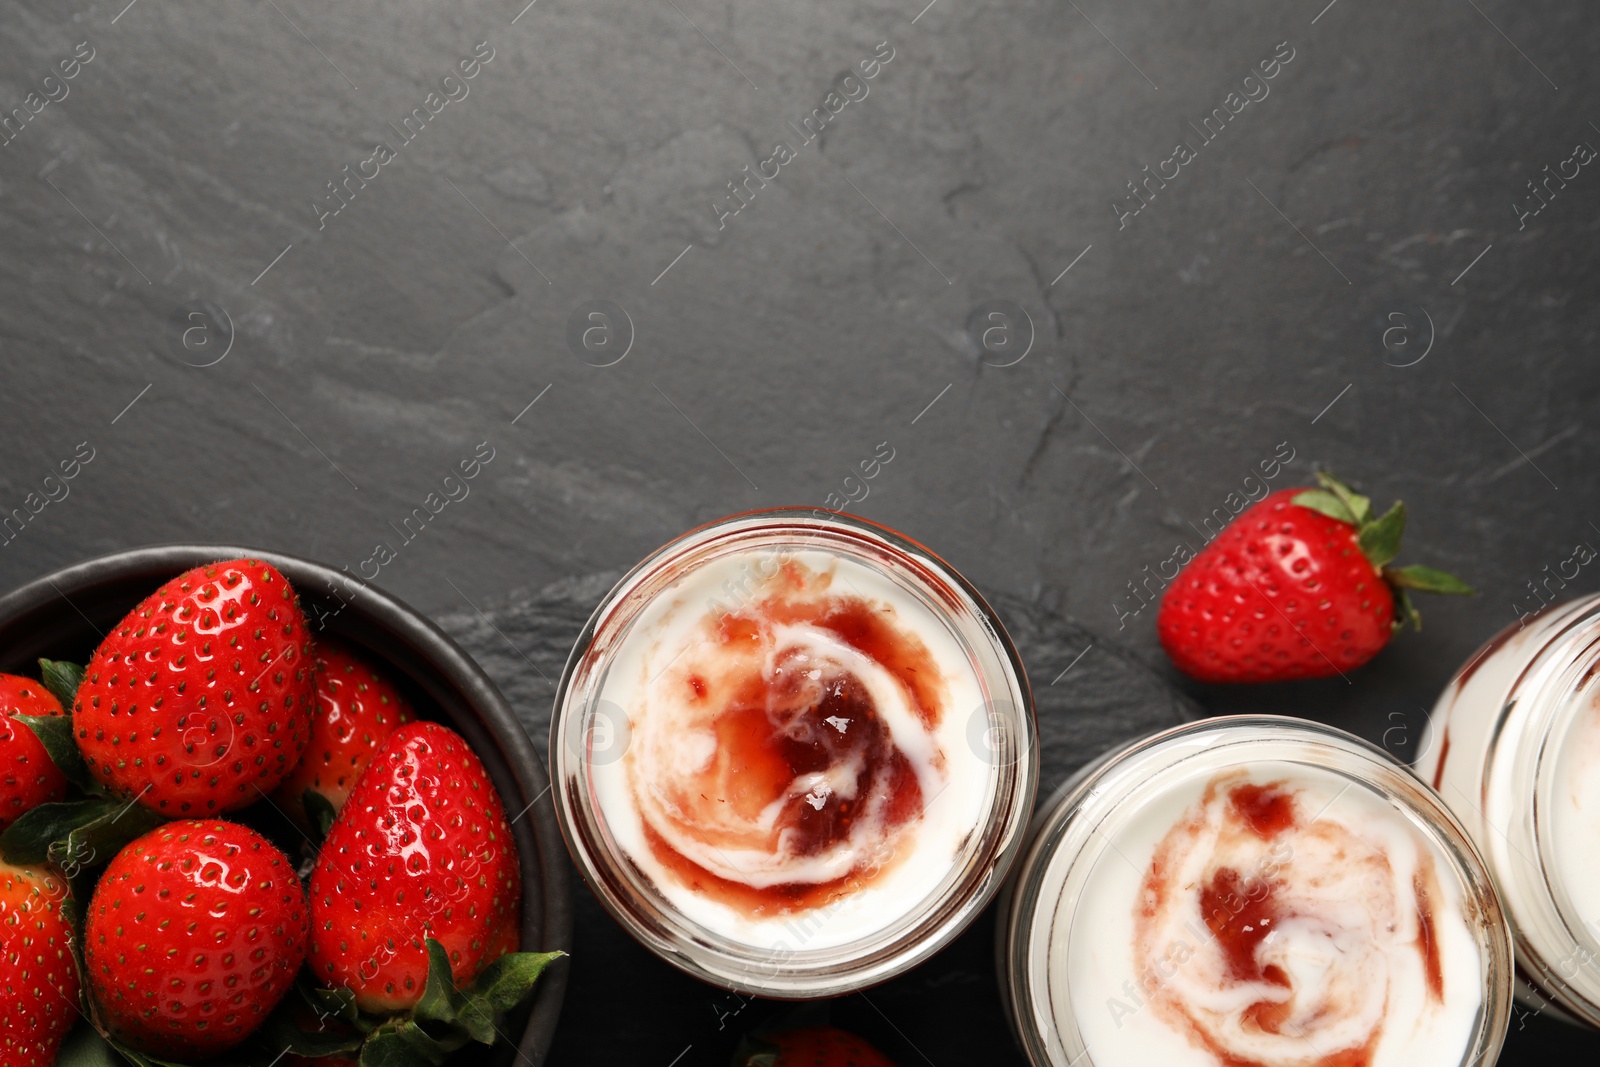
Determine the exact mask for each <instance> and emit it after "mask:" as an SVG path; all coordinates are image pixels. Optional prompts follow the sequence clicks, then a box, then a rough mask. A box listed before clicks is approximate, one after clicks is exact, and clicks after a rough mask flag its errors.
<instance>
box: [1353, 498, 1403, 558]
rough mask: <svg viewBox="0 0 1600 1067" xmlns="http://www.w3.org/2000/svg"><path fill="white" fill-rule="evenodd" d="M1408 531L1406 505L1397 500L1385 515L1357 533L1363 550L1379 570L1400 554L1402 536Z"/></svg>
mask: <svg viewBox="0 0 1600 1067" xmlns="http://www.w3.org/2000/svg"><path fill="white" fill-rule="evenodd" d="M1405 532H1406V506H1405V505H1404V504H1402V503H1400V501H1398V500H1396V501H1395V502H1394V506H1393V507H1391V508H1390V509H1389V510H1388V511H1386V512H1384V513H1383V517H1382V518H1380V519H1377V520H1375V521H1373V522H1369V523H1365V524H1364V525H1362V527H1361V532H1360V533H1359V534H1358V535H1357V541H1359V543H1360V545H1361V551H1362V552H1363V553H1365V554H1366V557H1367V559H1369V560H1371V561H1372V565H1373V566H1374V567H1376V568H1377V569H1379V570H1382V569H1383V568H1384V567H1387V566H1388V565H1389V561H1390V560H1392V559H1394V558H1395V557H1396V556H1398V555H1399V554H1400V538H1401V537H1402V536H1404V535H1405Z"/></svg>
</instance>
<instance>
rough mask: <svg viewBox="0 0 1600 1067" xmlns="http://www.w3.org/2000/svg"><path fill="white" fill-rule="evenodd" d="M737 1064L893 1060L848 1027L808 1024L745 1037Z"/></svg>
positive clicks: (884, 1066)
mask: <svg viewBox="0 0 1600 1067" xmlns="http://www.w3.org/2000/svg"><path fill="white" fill-rule="evenodd" d="M733 1062H734V1067H894V1061H892V1060H890V1059H889V1057H887V1056H885V1055H884V1054H883V1053H881V1052H879V1051H878V1050H877V1049H875V1048H873V1047H872V1046H871V1045H869V1044H867V1043H866V1042H865V1041H863V1040H861V1038H859V1037H857V1036H856V1035H855V1034H852V1033H850V1032H849V1031H848V1030H840V1029H838V1028H837V1027H833V1026H807V1027H804V1028H801V1029H796V1030H780V1031H778V1032H777V1033H768V1034H762V1035H761V1036H759V1037H755V1038H746V1039H745V1040H744V1042H743V1043H741V1045H740V1048H739V1050H738V1052H737V1053H735V1055H734V1060H733Z"/></svg>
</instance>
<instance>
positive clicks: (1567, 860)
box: [1416, 595, 1600, 1026]
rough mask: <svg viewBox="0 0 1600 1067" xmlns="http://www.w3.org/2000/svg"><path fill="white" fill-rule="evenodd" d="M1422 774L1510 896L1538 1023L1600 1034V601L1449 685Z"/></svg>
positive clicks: (1479, 660) (1477, 658) (1523, 991)
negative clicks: (1543, 1019) (1550, 1021)
mask: <svg viewBox="0 0 1600 1067" xmlns="http://www.w3.org/2000/svg"><path fill="white" fill-rule="evenodd" d="M1420 749H1421V752H1422V755H1421V757H1420V758H1419V759H1418V760H1417V762H1416V769H1417V773H1418V774H1419V775H1421V776H1422V778H1423V780H1424V781H1427V782H1428V783H1430V784H1431V785H1432V786H1433V787H1434V789H1436V790H1438V792H1439V794H1440V796H1442V797H1443V798H1444V801H1445V803H1446V804H1448V805H1450V807H1451V808H1452V809H1453V810H1454V811H1455V813H1456V815H1457V817H1458V818H1460V819H1461V821H1462V822H1463V823H1465V824H1466V826H1467V829H1468V830H1469V831H1470V832H1471V834H1472V837H1473V840H1474V841H1475V842H1477V845H1478V848H1479V849H1480V850H1482V852H1483V855H1484V857H1485V859H1486V860H1487V861H1488V864H1489V870H1490V872H1491V873H1492V874H1493V876H1494V879H1495V883H1496V884H1497V885H1498V886H1499V889H1500V896H1501V899H1502V900H1503V901H1504V902H1505V908H1506V913H1507V916H1508V917H1509V918H1510V920H1511V930H1512V934H1513V937H1514V939H1515V942H1516V953H1517V966H1518V968H1519V969H1520V970H1521V971H1522V974H1523V977H1524V979H1525V981H1523V982H1519V983H1518V985H1517V997H1518V999H1519V1000H1520V1001H1522V1002H1523V1003H1524V1004H1526V1005H1528V1006H1529V1007H1530V1008H1532V1009H1533V1010H1535V1011H1544V1012H1548V1013H1550V1014H1552V1015H1556V1016H1558V1017H1565V1018H1566V1019H1568V1020H1569V1021H1577V1022H1582V1023H1587V1024H1588V1025H1590V1026H1600V595H1596V596H1589V597H1583V598H1581V599H1578V600H1573V601H1568V602H1566V603H1562V604H1556V605H1552V606H1551V607H1549V608H1546V609H1545V610H1544V611H1543V612H1541V613H1539V614H1537V615H1533V616H1529V617H1527V618H1524V619H1522V620H1520V621H1519V622H1518V623H1517V624H1516V625H1514V626H1510V627H1507V628H1506V629H1505V630H1503V631H1501V632H1500V633H1499V634H1498V635H1496V636H1495V637H1494V638H1493V639H1492V640H1490V641H1489V643H1488V644H1486V645H1484V646H1483V648H1481V649H1479V650H1478V652H1477V653H1476V654H1474V655H1473V657H1472V658H1471V659H1469V660H1468V661H1467V663H1466V665H1465V666H1463V667H1462V668H1461V670H1460V671H1458V672H1457V673H1456V676H1455V677H1454V678H1452V679H1451V681H1450V683H1449V684H1448V685H1447V686H1445V689H1444V692H1443V693H1442V694H1441V695H1440V697H1439V700H1438V703H1437V704H1435V706H1434V709H1433V714H1432V716H1431V718H1430V720H1429V724H1428V729H1427V731H1426V732H1425V733H1424V735H1423V739H1422V741H1421V744H1420Z"/></svg>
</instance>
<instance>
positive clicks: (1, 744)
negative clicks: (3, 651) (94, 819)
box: [0, 674, 67, 830]
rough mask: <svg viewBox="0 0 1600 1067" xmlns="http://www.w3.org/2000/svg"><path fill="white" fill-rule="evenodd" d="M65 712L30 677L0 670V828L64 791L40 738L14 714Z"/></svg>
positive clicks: (64, 781) (64, 785)
mask: <svg viewBox="0 0 1600 1067" xmlns="http://www.w3.org/2000/svg"><path fill="white" fill-rule="evenodd" d="M62 714H65V712H64V709H63V708H62V707H61V702H60V701H59V700H57V699H56V698H55V697H53V696H51V695H50V691H49V690H48V689H46V688H45V687H44V686H43V685H42V684H40V683H39V682H36V681H34V680H33V679H32V678H24V677H22V676H21V675H16V674H0V830H4V829H5V828H6V827H7V826H10V825H11V824H12V823H13V822H15V821H16V820H17V817H18V816H20V815H23V814H25V813H27V812H29V811H32V810H33V809H34V808H36V807H38V806H39V805H40V804H45V803H48V802H50V801H53V800H60V799H61V798H62V797H64V796H66V795H67V778H66V775H64V774H62V773H61V771H60V769H59V768H58V767H56V765H55V763H54V762H53V761H52V760H51V759H50V754H49V752H47V751H46V750H45V747H44V742H42V741H40V740H39V738H38V735H36V734H35V733H34V732H33V730H32V729H31V728H30V727H28V726H27V725H25V724H23V723H20V722H16V721H14V720H13V718H12V716H14V715H38V716H47V715H48V716H56V715H62Z"/></svg>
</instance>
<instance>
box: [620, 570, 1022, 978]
mask: <svg viewBox="0 0 1600 1067" xmlns="http://www.w3.org/2000/svg"><path fill="white" fill-rule="evenodd" d="M784 558H785V559H786V561H787V562H786V564H785V566H784V568H783V569H782V570H779V569H778V568H777V567H776V566H775V565H774V564H773V563H772V561H771V557H770V553H765V552H763V553H756V552H753V551H752V552H742V553H731V554H728V555H724V556H722V557H719V558H716V559H713V560H711V561H710V562H708V563H705V564H704V565H701V566H698V567H696V568H694V569H692V570H689V571H688V572H687V573H686V574H684V575H683V576H682V577H680V578H679V580H678V581H677V582H676V583H675V584H674V585H672V586H671V587H670V588H668V589H667V590H665V591H663V592H661V593H659V594H657V595H656V596H655V597H654V598H653V599H652V600H651V601H650V602H649V603H648V604H647V605H645V607H644V608H643V609H642V610H641V611H640V613H639V615H638V617H637V619H636V620H635V621H634V623H633V625H632V626H631V627H630V629H629V630H628V632H627V633H626V635H625V636H624V637H623V638H622V639H621V641H620V642H619V643H618V645H617V646H616V648H615V649H614V650H613V651H612V652H611V654H610V657H609V658H610V663H611V666H610V669H609V670H608V672H607V674H606V677H605V680H604V683H603V687H602V688H601V690H600V697H601V699H602V701H604V702H606V703H608V704H609V705H610V706H612V707H614V708H618V709H621V710H622V711H623V712H624V713H625V715H626V717H627V724H628V727H627V729H628V744H627V749H626V751H625V753H624V754H623V756H622V758H620V759H616V760H612V761H610V762H602V761H594V762H591V765H590V767H589V770H588V773H589V780H590V785H591V789H592V794H593V796H594V797H595V800H596V802H597V804H598V808H599V811H600V814H601V816H602V818H603V820H604V823H605V825H606V827H607V831H608V833H609V835H610V837H611V838H612V841H613V842H614V844H615V846H616V847H617V848H618V849H620V850H621V852H623V853H624V854H625V855H626V857H627V859H628V861H630V863H631V864H632V865H633V866H634V867H635V868H636V869H637V871H638V872H640V873H641V874H642V875H643V876H644V877H645V878H646V879H648V880H649V882H650V883H651V884H652V886H653V887H654V889H655V890H656V892H658V893H659V894H661V895H662V896H663V897H665V898H666V900H667V901H668V902H669V903H670V905H671V906H672V907H673V908H674V909H676V910H677V911H678V912H679V913H681V915H682V916H683V917H684V918H685V919H687V920H689V921H690V922H692V923H693V924H695V925H697V926H699V927H701V928H703V929H704V930H706V931H709V932H710V933H712V934H715V935H720V936H722V937H725V938H728V939H730V940H733V941H737V942H741V943H743V944H746V945H750V946H753V947H755V948H758V949H762V950H773V951H799V950H813V949H823V948H829V947H834V946H840V945H846V944H849V943H851V942H853V941H856V940H859V939H862V938H866V937H869V936H873V935H878V934H881V933H882V932H883V931H884V930H886V929H888V928H892V927H893V926H895V924H896V923H897V922H899V921H901V920H902V919H904V918H905V917H907V916H909V915H912V914H914V913H916V912H917V911H918V910H919V909H920V908H922V907H924V906H925V902H927V901H928V900H929V898H931V897H933V896H934V895H935V894H937V893H938V892H940V891H941V888H942V887H944V886H946V885H947V884H948V883H949V882H950V881H951V880H952V879H954V878H957V877H960V876H961V875H962V873H963V872H962V870H961V867H962V866H963V864H962V856H963V849H964V848H965V847H966V846H967V844H968V842H969V839H970V838H971V835H972V834H973V832H974V830H975V829H976V828H978V827H980V826H981V825H982V824H983V822H984V820H985V818H986V812H987V811H988V810H989V808H990V805H991V803H992V799H993V795H994V790H995V788H996V768H995V767H994V766H992V765H991V763H990V761H989V760H986V759H984V758H983V756H982V754H981V752H980V751H978V750H976V749H975V747H974V745H973V744H972V742H971V740H970V738H971V737H972V724H973V720H974V718H975V717H976V718H978V719H979V721H980V724H981V722H982V717H983V715H984V692H983V688H982V683H981V681H980V679H979V677H978V675H977V673H976V672H975V670H974V668H973V667H972V666H971V663H970V659H969V656H968V654H967V653H966V652H965V651H964V650H963V648H962V646H961V644H960V643H959V642H958V640H957V638H956V636H955V635H954V634H953V633H952V631H951V629H950V626H949V624H948V623H947V622H946V620H945V618H944V617H943V616H942V615H941V614H940V613H938V612H936V611H935V609H934V608H933V607H931V606H930V605H929V604H928V603H926V602H925V601H923V600H922V599H920V598H919V597H917V596H915V595H913V594H911V593H910V592H909V591H908V590H906V589H905V588H903V587H902V586H901V585H900V584H899V583H897V582H896V581H894V580H893V579H891V578H890V577H889V576H887V575H886V574H884V573H882V572H881V571H879V570H878V569H876V568H874V567H872V566H870V565H867V564H865V563H862V562H859V561H857V560H855V559H852V558H850V557H848V556H845V555H841V554H837V553H834V552H830V551H825V550H805V551H791V552H789V553H787V554H786V555H785V557H784ZM863 607H865V608H866V609H867V610H869V611H870V613H871V614H872V615H873V617H875V618H876V619H878V620H881V622H882V623H883V624H885V625H887V626H888V627H889V628H890V629H892V630H894V631H896V632H898V633H899V634H901V635H903V636H905V637H906V638H908V639H909V640H910V642H911V643H912V644H913V645H920V646H921V647H922V648H923V649H925V651H926V653H927V661H928V662H929V663H930V664H931V666H932V672H931V673H932V674H933V677H931V678H928V679H926V684H925V685H924V686H923V687H922V691H921V693H920V695H921V696H922V697H923V698H926V699H925V702H926V703H933V704H936V705H937V706H936V707H934V708H931V709H930V708H926V707H923V706H922V703H920V702H919V700H918V695H919V694H917V693H914V692H912V691H911V690H910V689H908V687H907V686H906V685H905V684H904V683H903V681H902V680H901V678H900V676H898V675H897V674H896V673H895V671H893V670H892V669H890V665H886V664H884V663H880V662H878V661H876V660H875V659H874V658H873V656H872V655H871V654H868V653H867V652H864V651H863V650H862V649H861V648H858V647H855V645H853V644H852V643H851V642H850V641H847V640H845V638H844V636H842V635H841V634H840V633H839V632H837V631H835V630H832V629H830V628H829V627H828V626H827V625H821V624H819V623H818V622H817V619H818V618H819V617H821V616H825V615H826V614H827V613H828V611H830V610H833V609H840V608H852V609H855V610H858V611H859V610H860V609H861V608H863ZM785 612H789V613H791V614H793V613H795V612H798V614H799V615H800V616H802V617H801V618H799V619H790V618H783V617H779V618H774V617H773V616H774V614H775V613H776V614H777V615H780V616H781V615H783V614H784V613H785ZM730 627H734V628H740V627H742V629H736V630H734V629H730ZM735 632H737V633H738V634H739V635H740V639H739V640H738V641H731V640H730V639H729V638H728V635H729V634H730V633H735ZM746 637H748V639H746ZM752 679H759V680H761V681H762V683H763V684H765V685H766V686H767V689H768V693H769V695H768V696H767V697H766V698H764V699H766V700H767V704H766V705H765V707H764V709H760V710H759V711H758V712H755V713H752V712H751V710H750V704H749V700H748V699H745V698H747V697H748V696H749V692H748V691H747V685H746V688H744V689H742V688H741V683H746V684H747V683H750V682H751V681H752ZM839 686H849V687H854V688H851V689H849V692H851V693H854V694H856V695H857V696H860V695H862V694H865V695H866V696H868V697H870V702H871V704H872V705H873V706H874V708H875V709H876V715H877V720H876V722H877V723H880V724H881V727H880V726H878V725H875V723H874V722H873V721H869V720H868V719H866V718H849V717H845V716H832V717H830V718H827V719H822V718H820V717H819V715H818V714H817V712H816V710H815V704H816V700H817V699H821V698H822V697H824V696H826V695H828V693H830V692H832V693H835V695H837V693H840V692H844V691H845V690H843V689H839V688H837V687H839ZM830 687H834V688H832V689H830ZM771 694H777V695H771ZM741 701H742V703H741ZM736 709H743V710H742V711H740V712H739V715H742V716H743V717H742V718H740V717H736V716H735V710H736ZM807 709H810V710H807ZM930 711H931V712H933V716H932V718H933V721H929V714H928V713H929V712H930ZM752 727H755V728H759V729H760V730H764V731H770V732H771V733H773V734H781V735H784V736H785V737H788V736H794V737H796V738H798V739H799V740H802V741H806V742H807V743H808V744H809V743H810V742H812V741H817V740H820V739H818V738H816V737H815V735H814V733H813V732H814V731H836V732H837V736H836V737H834V738H827V739H826V740H827V741H828V742H829V743H830V744H832V745H834V746H835V747H837V748H838V750H839V751H840V752H841V753H842V755H841V756H840V758H839V760H838V761H837V762H835V763H831V764H825V765H822V766H818V767H813V768H811V769H809V770H807V771H806V772H805V773H800V774H795V775H793V777H784V778H783V779H782V780H781V781H777V783H776V785H774V778H773V765H770V764H767V763H762V764H761V765H760V766H743V765H741V763H740V758H741V757H740V755H739V752H738V751H736V748H735V747H730V740H729V739H730V737H734V736H735V735H737V736H743V735H742V734H738V730H742V729H749V728H752ZM880 728H881V729H882V730H883V731H884V735H883V736H884V738H886V741H885V742H884V743H885V745H886V748H887V749H890V750H892V751H893V752H895V753H898V754H899V757H900V760H903V762H898V761H897V763H896V765H897V766H899V767H900V768H901V769H902V770H904V771H909V774H910V775H911V777H912V779H914V782H915V786H916V789H917V790H918V791H919V792H920V803H919V804H918V805H917V806H916V807H917V811H916V812H915V813H914V814H913V815H912V816H911V817H909V818H906V819H903V820H900V821H896V820H895V819H894V818H892V817H891V814H890V810H891V804H892V799H893V796H894V793H895V790H894V789H893V788H892V786H893V781H892V780H891V779H890V777H889V776H888V773H887V772H884V773H880V774H879V775H878V776H876V777H870V776H869V777H868V778H867V779H866V781H865V785H863V777H862V776H863V767H864V766H866V764H865V763H864V762H863V760H862V756H861V752H860V751H853V750H851V748H850V745H852V744H855V743H857V742H856V737H855V736H852V735H851V734H850V731H851V730H857V731H860V730H876V729H880ZM785 731H788V733H787V734H785ZM979 734H980V736H981V730H980V731H979ZM875 736H876V735H875ZM882 769H883V768H882V766H881V765H880V771H882ZM807 809H809V812H808V811H807ZM812 813H814V814H812ZM841 813H848V815H849V817H850V818H851V822H850V824H849V826H850V829H849V830H848V832H840V833H838V834H835V835H828V836H827V839H826V842H825V847H812V845H814V844H815V842H810V843H809V844H808V841H807V840H806V839H805V835H804V834H803V833H802V832H801V831H800V830H798V829H796V827H797V826H801V825H811V824H810V823H807V822H806V820H807V819H808V818H813V817H823V816H826V817H827V818H830V819H831V818H837V817H842V816H841ZM684 861H687V864H688V868H689V869H687V870H686V869H685V862H684ZM700 872H703V875H702V874H701V873H700ZM773 887H785V888H786V889H787V890H790V891H792V892H793V893H794V894H796V895H797V896H796V899H798V900H801V901H802V902H801V903H798V904H794V905H790V904H786V903H784V902H783V900H781V899H777V898H774V897H772V896H771V895H770V894H768V895H764V894H763V891H767V890H772V889H773ZM807 887H816V890H817V891H816V892H815V893H809V894H808V890H807ZM745 897H747V898H748V899H744V898H745ZM752 902H753V903H752Z"/></svg>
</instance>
